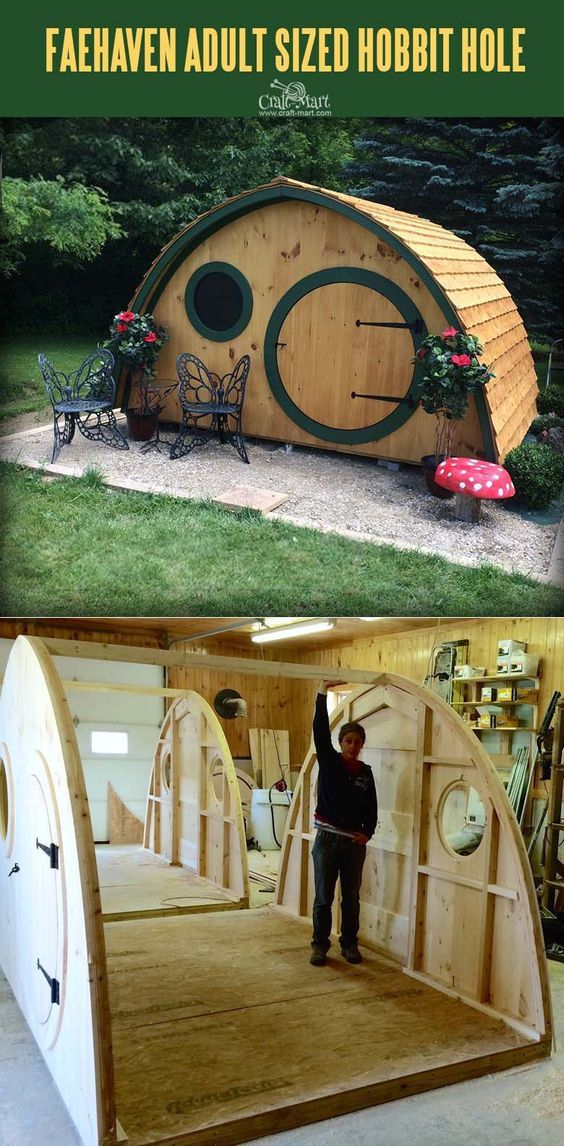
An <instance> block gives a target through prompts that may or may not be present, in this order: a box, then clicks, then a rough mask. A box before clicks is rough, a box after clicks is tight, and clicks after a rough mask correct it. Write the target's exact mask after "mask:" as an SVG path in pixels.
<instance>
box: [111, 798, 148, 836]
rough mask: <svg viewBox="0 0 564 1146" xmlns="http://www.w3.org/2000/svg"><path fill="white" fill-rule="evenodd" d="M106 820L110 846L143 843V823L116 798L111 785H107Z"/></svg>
mask: <svg viewBox="0 0 564 1146" xmlns="http://www.w3.org/2000/svg"><path fill="white" fill-rule="evenodd" d="M108 818H109V823H110V843H111V844H142V843H143V821H142V820H140V819H139V817H138V816H136V815H135V813H134V812H132V811H131V810H130V809H129V808H128V807H127V804H125V803H124V801H123V800H122V798H121V796H118V794H117V792H116V790H115V788H114V786H113V784H108Z"/></svg>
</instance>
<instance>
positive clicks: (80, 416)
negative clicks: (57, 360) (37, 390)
mask: <svg viewBox="0 0 564 1146" xmlns="http://www.w3.org/2000/svg"><path fill="white" fill-rule="evenodd" d="M37 360H38V362H39V369H40V370H41V374H42V376H43V382H44V383H45V389H46V391H47V394H48V397H49V401H50V403H51V405H52V407H53V434H54V439H55V440H54V444H53V453H52V456H51V463H53V462H54V461H55V458H56V457H57V456H58V454H59V451H60V450H61V449H62V447H63V446H66V445H68V444H69V443H70V442H72V439H73V437H74V431H75V427H77V426H78V429H79V431H80V433H81V434H83V435H84V437H85V438H89V439H90V441H92V442H104V444H105V445H106V446H113V447H114V448H115V449H117V450H128V449H129V444H128V442H127V440H126V438H124V436H123V434H122V433H121V431H120V430H118V427H117V424H116V419H115V414H114V411H113V406H114V398H115V389H116V385H115V382H114V379H113V373H112V372H113V367H114V356H113V354H112V352H111V351H110V350H105V349H99V350H95V351H94V352H93V353H92V354H90V355H89V356H88V358H85V360H84V362H82V363H81V365H80V366H79V367H78V369H77V370H72V371H71V372H70V373H69V374H64V373H63V371H62V370H56V369H55V367H54V366H53V363H52V362H50V360H49V359H48V358H47V356H46V355H45V354H39V355H38V359H37Z"/></svg>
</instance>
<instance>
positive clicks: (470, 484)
mask: <svg viewBox="0 0 564 1146" xmlns="http://www.w3.org/2000/svg"><path fill="white" fill-rule="evenodd" d="M435 481H436V483H437V485H441V486H443V488H444V489H449V490H451V492H452V493H455V494H456V501H455V507H454V515H455V517H457V518H458V519H459V520H460V521H479V520H480V507H481V501H482V498H484V497H485V498H490V499H491V500H492V501H494V500H495V501H502V500H503V499H504V498H506V497H513V494H514V493H515V486H514V485H513V482H512V481H511V478H510V476H509V474H508V472H507V470H504V469H503V466H498V465H496V464H495V463H494V462H482V461H479V460H478V459H477V458H446V459H445V461H444V462H441V463H440V465H438V466H437V469H436V471H435Z"/></svg>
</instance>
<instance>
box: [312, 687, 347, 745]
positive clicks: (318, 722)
mask: <svg viewBox="0 0 564 1146" xmlns="http://www.w3.org/2000/svg"><path fill="white" fill-rule="evenodd" d="M341 683H342V682H341V681H328V680H324V681H323V682H322V684H320V686H319V688H318V690H317V696H316V698H315V714H314V717H313V743H314V744H315V751H316V752H317V759H318V762H321V761H323V760H324V759H325V760H326V759H327V756H330V755H331V754H332V753H334V754H335V756H338V755H339V753H338V752H337V750H336V749H335V748H334V747H333V743H332V741H331V729H330V727H329V713H328V712H327V689H328V688H331V687H333V686H334V685H336V684H341Z"/></svg>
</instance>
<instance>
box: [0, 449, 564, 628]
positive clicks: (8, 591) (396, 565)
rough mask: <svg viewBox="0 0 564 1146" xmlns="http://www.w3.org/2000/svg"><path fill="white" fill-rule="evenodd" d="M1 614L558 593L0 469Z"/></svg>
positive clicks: (546, 612) (277, 611) (466, 601)
mask: <svg viewBox="0 0 564 1146" xmlns="http://www.w3.org/2000/svg"><path fill="white" fill-rule="evenodd" d="M0 493H1V495H2V510H3V520H4V526H3V530H2V535H1V537H2V547H1V551H0V614H1V615H4V616H6V615H16V616H17V615H27V616H54V615H61V616H64V615H67V616H68V615H75V616H77V615H92V616H103V615H107V616H114V615H120V614H121V615H124V616H127V615H146V616H166V615H171V616H175V615H176V616H183V615H186V616H190V615H204V616H205V615H210V616H213V615H215V616H245V615H253V616H256V615H257V614H258V615H261V614H263V613H264V614H265V615H269V614H270V615H275V616H299V615H306V616H307V615H310V614H312V615H324V616H327V615H329V616H332V615H335V616H339V615H345V616H346V615H358V616H362V615H367V616H375V615H382V616H404V615H406V616H435V615H442V616H449V615H451V616H486V615H488V616H490V615H491V616H512V615H525V616H527V615H529V616H539V615H541V616H550V615H560V614H561V613H562V607H563V594H562V591H561V590H560V589H558V588H555V587H553V586H546V585H543V584H540V583H538V582H536V581H533V580H531V579H529V578H528V577H524V576H521V575H520V574H507V573H504V572H502V571H500V570H499V569H495V568H494V567H492V566H482V567H480V568H479V569H474V568H469V567H466V566H461V565H453V564H450V563H449V562H447V561H445V560H444V559H442V558H439V557H428V556H425V555H422V554H420V553H417V552H412V553H408V552H401V551H398V550H395V549H394V548H393V547H392V546H377V545H371V544H369V543H366V542H357V541H351V540H349V539H348V538H342V537H338V536H332V535H328V534H323V533H318V532H317V531H316V530H313V529H305V528H304V529H302V528H297V527H294V526H291V525H289V524H287V523H285V522H280V521H272V520H268V519H267V518H264V517H263V516H262V515H261V514H259V513H258V512H256V511H254V510H241V511H240V512H237V513H231V512H230V511H229V510H226V509H222V508H221V507H219V506H217V505H214V504H213V503H212V502H198V503H196V502H191V501H180V500H177V499H175V498H169V497H160V496H156V495H149V494H138V493H129V492H127V493H124V492H117V491H112V490H109V489H107V488H105V487H104V486H103V485H102V484H101V481H100V479H99V477H98V476H97V475H96V473H95V471H94V472H91V473H89V474H86V475H84V477H81V478H61V479H56V480H45V479H44V478H43V477H42V475H41V474H40V473H31V472H29V471H26V470H25V469H23V468H20V467H19V466H16V465H14V464H11V463H6V462H5V463H2V464H0Z"/></svg>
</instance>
